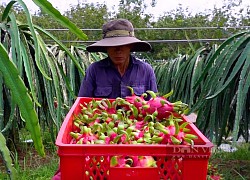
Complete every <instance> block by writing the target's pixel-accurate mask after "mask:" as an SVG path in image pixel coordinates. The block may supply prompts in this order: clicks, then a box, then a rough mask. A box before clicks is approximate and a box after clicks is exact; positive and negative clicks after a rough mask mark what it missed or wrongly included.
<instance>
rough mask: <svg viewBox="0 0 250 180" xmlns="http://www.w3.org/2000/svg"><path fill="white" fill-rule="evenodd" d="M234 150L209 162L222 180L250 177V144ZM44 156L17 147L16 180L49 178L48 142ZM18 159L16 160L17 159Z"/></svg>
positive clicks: (54, 159) (52, 151)
mask: <svg viewBox="0 0 250 180" xmlns="http://www.w3.org/2000/svg"><path fill="white" fill-rule="evenodd" d="M237 148H238V150H237V151H235V152H223V151H219V150H216V151H215V152H214V153H213V154H212V156H211V158H210V161H209V164H210V165H212V166H213V167H214V169H216V171H218V173H219V174H222V177H223V179H224V180H248V179H250V171H249V170H250V144H249V143H246V144H243V145H241V146H239V147H237ZM45 150H46V157H45V158H42V157H40V156H39V155H37V153H36V151H35V150H34V147H33V146H32V145H25V146H22V147H20V148H19V150H18V152H19V153H18V156H17V155H15V156H16V157H15V158H14V159H16V161H15V162H14V166H15V168H16V169H17V170H18V180H50V179H51V178H52V177H53V175H54V173H55V172H56V170H57V168H58V163H59V157H58V156H57V153H56V150H57V149H56V147H55V146H54V145H53V146H52V145H51V144H50V143H48V144H46V145H45ZM17 159H18V160H17ZM0 170H1V172H2V173H0V179H1V180H2V179H3V180H5V179H6V180H7V179H8V175H7V174H6V173H5V172H4V171H3V169H0Z"/></svg>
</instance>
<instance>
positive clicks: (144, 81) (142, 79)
mask: <svg viewBox="0 0 250 180" xmlns="http://www.w3.org/2000/svg"><path fill="white" fill-rule="evenodd" d="M127 86H130V87H132V88H133V89H134V92H135V94H136V95H141V94H142V93H144V92H146V91H147V90H152V91H154V92H157V84H156V77H155V74H154V70H153V68H152V67H151V65H150V64H148V63H145V62H143V61H140V60H138V59H136V58H135V57H134V56H130V63H129V66H128V69H127V70H126V72H125V74H124V75H123V76H121V75H120V73H119V72H118V70H117V69H116V68H115V66H114V65H113V63H112V61H111V60H110V58H109V57H107V58H105V59H103V60H101V61H97V62H94V63H92V64H91V65H90V66H89V67H88V69H87V71H86V74H85V77H84V79H83V81H82V84H81V87H80V90H79V94H78V96H79V97H100V98H117V97H122V98H124V97H125V96H128V95H131V92H130V90H129V89H128V88H127Z"/></svg>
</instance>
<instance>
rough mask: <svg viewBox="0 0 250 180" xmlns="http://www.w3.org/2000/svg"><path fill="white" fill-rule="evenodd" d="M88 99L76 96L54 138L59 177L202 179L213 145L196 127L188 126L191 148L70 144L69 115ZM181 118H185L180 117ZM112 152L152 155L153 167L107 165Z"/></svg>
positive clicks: (116, 153) (67, 179) (203, 178)
mask: <svg viewBox="0 0 250 180" xmlns="http://www.w3.org/2000/svg"><path fill="white" fill-rule="evenodd" d="M91 100H92V98H84V97H79V98H77V100H76V101H75V103H74V104H73V106H72V107H71V109H70V111H69V113H68V114H67V116H66V118H65V120H64V122H63V124H62V126H61V129H60V131H59V133H58V136H57V139H56V145H57V146H58V155H59V157H60V170H61V178H62V180H69V179H74V180H77V179H79V180H82V179H88V180H89V179H98V180H99V179H100V180H102V179H103V180H106V179H107V180H116V179H119V180H122V179H129V180H133V179H135V180H140V179H143V180H146V179H150V180H152V179H155V180H158V179H168V180H169V179H170V180H179V179H182V180H205V179H206V176H207V166H208V160H209V158H210V156H211V151H212V147H213V144H212V143H211V142H210V141H209V140H208V139H207V138H206V137H205V136H204V135H203V134H202V133H201V132H200V131H199V130H198V129H197V127H196V126H195V125H194V124H190V125H188V128H189V129H190V130H191V132H190V133H193V134H195V135H197V136H198V139H197V140H195V145H194V147H193V148H192V147H190V146H188V145H162V144H159V145H155V144H154V145H151V144H145V145H132V144H128V145H126V144H119V145H111V144H108V145H103V144H94V145H87V144H70V141H71V140H72V138H71V136H70V135H69V132H71V131H73V130H74V125H73V115H74V114H79V113H80V111H81V107H80V104H82V103H84V102H89V101H91ZM183 120H184V121H187V118H186V117H185V116H183ZM115 155H131V156H133V155H134V156H153V157H154V158H155V159H156V162H157V163H156V164H157V167H150V168H140V167H139V168H138V167H131V168H118V167H110V162H109V158H110V157H112V156H115Z"/></svg>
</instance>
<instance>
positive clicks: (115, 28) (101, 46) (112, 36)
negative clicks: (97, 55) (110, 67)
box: [87, 19, 151, 52]
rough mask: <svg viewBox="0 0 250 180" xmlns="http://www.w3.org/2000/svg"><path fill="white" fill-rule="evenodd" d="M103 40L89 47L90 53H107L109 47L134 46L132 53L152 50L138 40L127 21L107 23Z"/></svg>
mask: <svg viewBox="0 0 250 180" xmlns="http://www.w3.org/2000/svg"><path fill="white" fill-rule="evenodd" d="M102 33H103V39H101V40H100V41H97V42H96V43H94V44H91V45H89V46H87V51H88V52H107V50H106V49H107V47H114V46H122V45H128V44H132V45H133V46H132V49H131V52H145V51H150V50H151V45H150V44H149V43H148V42H145V41H141V40H139V39H137V38H136V37H135V35H134V28H133V25H132V23H131V22H130V21H128V20H127V19H116V20H112V21H109V22H107V23H106V24H104V25H103V27H102Z"/></svg>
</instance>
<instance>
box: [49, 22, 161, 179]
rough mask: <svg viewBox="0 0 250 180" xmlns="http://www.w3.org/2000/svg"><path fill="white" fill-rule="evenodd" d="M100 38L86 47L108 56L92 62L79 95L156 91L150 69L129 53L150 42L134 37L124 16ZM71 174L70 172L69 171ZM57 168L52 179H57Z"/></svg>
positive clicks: (114, 95)
mask: <svg viewBox="0 0 250 180" xmlns="http://www.w3.org/2000/svg"><path fill="white" fill-rule="evenodd" d="M102 31H103V39H102V40H100V41H98V42H96V43H94V44H92V45H90V46H88V47H87V51H88V52H104V53H107V54H108V57H107V58H105V59H103V60H100V61H97V62H94V63H92V64H91V65H90V66H89V67H88V69H87V72H86V74H85V77H84V79H83V81H82V84H81V87H80V90H79V93H78V96H79V97H100V98H117V97H126V96H130V95H131V92H130V90H129V89H128V87H127V86H130V87H132V88H133V89H134V93H135V94H136V95H141V94H143V93H145V92H146V91H147V90H151V91H154V92H157V85H156V78H155V74H154V71H153V68H152V67H151V66H150V65H149V64H148V63H145V62H143V61H140V60H138V59H137V58H136V57H134V56H132V55H131V54H130V53H131V52H143V51H150V50H151V45H150V44H149V43H147V42H144V41H141V40H139V39H137V38H136V37H135V36H134V28H133V25H132V23H131V22H129V21H128V20H126V19H117V20H112V21H109V22H107V23H106V24H104V25H103V28H102ZM72 173H73V172H72ZM60 179H61V173H60V169H59V170H58V171H57V172H56V174H55V176H54V177H53V178H52V180H60Z"/></svg>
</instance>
